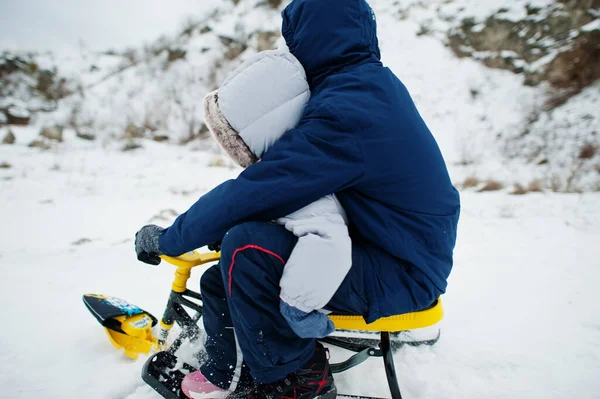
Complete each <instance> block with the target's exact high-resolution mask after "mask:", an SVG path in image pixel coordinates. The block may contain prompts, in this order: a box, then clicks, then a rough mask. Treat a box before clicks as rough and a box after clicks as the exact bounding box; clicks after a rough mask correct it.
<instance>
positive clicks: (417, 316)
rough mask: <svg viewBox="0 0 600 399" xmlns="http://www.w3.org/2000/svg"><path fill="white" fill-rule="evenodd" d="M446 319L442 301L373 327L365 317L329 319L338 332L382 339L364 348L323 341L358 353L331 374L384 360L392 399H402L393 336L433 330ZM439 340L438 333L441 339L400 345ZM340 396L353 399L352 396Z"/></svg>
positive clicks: (334, 340) (356, 342) (355, 342)
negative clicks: (434, 326) (361, 333)
mask: <svg viewBox="0 0 600 399" xmlns="http://www.w3.org/2000/svg"><path fill="white" fill-rule="evenodd" d="M443 317H444V309H443V307H442V301H441V299H437V300H436V301H435V302H434V303H433V304H432V305H431V306H430V307H429V308H427V309H424V310H422V311H418V312H412V313H405V314H399V315H395V316H390V317H382V318H380V319H378V320H376V321H375V322H373V323H370V324H367V323H366V322H365V319H364V318H363V317H362V316H353V315H329V318H330V319H331V321H333V324H334V325H335V328H336V330H344V331H351V332H354V331H356V332H374V333H379V339H378V340H376V341H375V342H374V344H375V345H365V343H364V342H365V341H364V340H362V341H361V340H356V339H347V338H342V337H336V336H329V337H326V338H323V339H322V340H321V341H322V342H324V343H326V344H329V345H334V346H337V347H340V348H343V349H346V350H349V351H352V352H356V353H355V354H354V355H353V356H351V357H350V358H349V359H347V360H345V361H343V362H340V363H333V364H331V371H332V372H333V373H341V372H343V371H346V370H348V369H350V368H352V367H355V366H358V365H359V364H361V363H362V362H364V361H365V360H367V359H368V358H370V357H382V358H383V363H384V367H385V373H386V376H387V380H388V385H389V388H390V392H391V394H392V399H402V395H401V394H400V387H399V386H398V377H397V376H396V368H395V366H394V356H393V352H392V347H391V340H390V333H392V334H394V335H396V334H399V333H402V332H403V331H408V330H414V329H418V328H425V327H430V326H432V325H434V324H436V323H438V322H439V321H440V320H442V318H443ZM438 339H439V333H438V336H437V337H436V338H434V339H432V340H428V341H419V342H403V341H400V342H399V344H400V345H403V344H407V345H412V346H416V345H433V344H435V343H436V342H437V340H438ZM340 396H341V397H351V396H349V395H340ZM363 398H367V397H363ZM374 399H377V398H374Z"/></svg>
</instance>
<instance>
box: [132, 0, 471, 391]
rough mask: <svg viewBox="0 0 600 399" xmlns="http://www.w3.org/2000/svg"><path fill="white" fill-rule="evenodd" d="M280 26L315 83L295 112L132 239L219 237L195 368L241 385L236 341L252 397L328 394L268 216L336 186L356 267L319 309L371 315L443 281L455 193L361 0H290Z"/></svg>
mask: <svg viewBox="0 0 600 399" xmlns="http://www.w3.org/2000/svg"><path fill="white" fill-rule="evenodd" d="M282 33H283V36H284V38H285V40H286V43H287V45H288V47H289V50H290V52H291V53H292V54H293V55H294V56H295V57H296V58H297V59H298V60H299V61H300V63H301V64H302V66H303V67H304V69H305V71H306V75H307V80H308V83H309V85H310V89H311V93H312V96H311V98H310V100H309V102H308V104H307V105H306V108H305V110H304V113H303V114H302V117H301V119H300V121H299V123H298V125H297V126H296V127H295V128H294V129H291V130H289V131H288V132H287V133H285V134H284V135H283V136H282V137H281V138H280V139H279V140H278V141H277V142H276V143H275V144H274V145H273V146H272V147H271V148H270V149H269V150H268V151H266V152H265V153H264V154H262V156H261V158H260V162H257V163H255V164H253V165H251V166H249V167H248V168H247V169H245V170H244V172H243V173H242V174H241V175H240V176H239V177H238V178H236V179H234V180H229V181H226V182H224V183H223V184H221V185H220V186H218V187H216V188H215V189H213V190H212V191H210V192H209V193H207V194H205V195H204V196H202V197H201V198H200V199H199V200H198V201H197V202H196V203H195V204H194V205H193V206H192V207H191V208H190V209H189V210H188V211H187V212H186V213H184V214H182V215H181V216H179V217H178V218H177V220H176V221H175V223H174V224H173V225H172V226H170V227H169V228H167V229H166V230H165V231H162V230H161V229H159V228H155V227H144V228H143V229H142V230H140V232H138V237H137V239H136V251H137V253H138V258H139V259H141V260H144V261H147V262H150V263H157V262H158V261H159V258H158V255H159V254H166V255H172V256H177V255H179V254H182V253H184V252H187V251H189V250H192V249H195V248H198V247H201V246H204V245H207V244H210V243H213V242H217V241H221V240H222V261H221V263H220V265H219V266H217V267H214V268H211V269H209V270H207V271H206V272H205V273H204V275H203V277H202V279H201V290H202V293H203V298H204V310H205V317H211V318H212V320H214V321H215V323H214V324H213V325H211V326H209V327H208V328H206V332H207V336H208V337H209V338H211V339H209V340H208V341H207V351H208V352H209V355H210V354H211V353H212V354H213V355H212V356H210V357H211V360H210V361H209V362H207V363H206V364H204V365H203V367H202V368H201V371H202V373H203V374H204V375H205V376H207V377H208V378H209V379H210V382H211V383H212V384H214V385H215V386H217V387H219V388H221V389H222V390H223V391H225V393H223V395H228V394H229V392H232V391H234V390H235V388H236V387H237V388H238V389H239V388H240V385H243V384H238V383H239V381H240V376H239V374H236V373H233V372H232V371H231V370H230V369H229V366H230V365H231V364H236V365H237V363H238V362H239V363H241V356H236V348H237V345H239V348H240V350H241V352H242V353H243V360H244V361H245V363H246V364H247V366H248V368H249V370H250V372H251V374H252V377H253V378H254V380H255V381H256V382H257V383H258V385H257V386H256V387H254V388H253V389H254V391H253V393H251V394H250V395H249V396H250V397H253V398H273V399H275V398H282V397H285V396H290V395H291V396H292V397H293V395H294V392H296V393H299V392H302V393H304V394H305V395H306V398H315V397H317V396H320V397H324V398H330V397H335V385H334V383H333V380H332V378H331V374H330V371H329V368H328V362H327V359H326V356H325V353H324V350H323V348H322V347H321V346H319V345H317V344H316V343H315V340H314V339H312V338H301V337H299V336H298V335H297V334H296V333H295V332H294V331H293V330H292V328H291V327H290V325H289V323H288V321H287V320H286V319H285V317H283V315H282V314H281V312H280V298H279V293H280V285H279V283H280V280H281V277H282V275H283V273H284V268H285V262H286V261H287V259H288V258H289V256H290V254H291V253H292V251H293V249H294V247H295V245H296V243H297V238H296V237H295V236H294V234H292V233H291V232H289V231H288V230H286V229H285V227H284V226H280V225H277V224H273V223H270V222H269V221H271V220H275V219H278V218H281V217H283V216H285V215H289V214H290V213H293V212H295V211H297V210H299V209H301V208H303V207H305V206H307V205H308V204H311V203H312V202H314V201H316V200H318V199H320V198H322V197H324V196H326V195H329V194H333V193H335V195H336V197H337V198H338V200H339V202H340V204H341V205H342V207H343V209H344V210H345V212H346V214H347V217H348V220H349V231H350V237H351V239H352V267H351V268H350V271H349V272H348V274H347V275H346V277H345V279H344V280H343V282H342V284H341V285H340V286H339V288H338V289H337V291H336V292H335V295H334V296H333V297H332V298H331V300H330V301H329V302H328V303H327V305H326V306H325V308H326V309H328V310H331V311H334V312H336V313H346V314H360V315H363V316H364V317H365V319H366V321H367V322H373V321H375V320H377V319H378V318H380V317H385V316H390V315H393V314H400V313H406V312H412V311H416V310H420V309H424V308H426V307H428V306H429V305H430V304H431V303H433V302H434V301H435V299H437V297H439V296H440V295H441V294H443V293H444V292H445V289H446V285H447V283H446V280H447V278H448V275H449V274H450V270H451V268H452V263H453V262H452V256H453V248H454V245H455V241H456V232H457V223H458V217H459V211H460V201H459V196H458V193H457V191H456V190H455V189H454V187H453V186H452V183H451V181H450V178H449V175H448V171H447V168H446V165H445V163H444V160H443V158H442V155H441V153H440V150H439V148H438V146H437V144H436V142H435V139H434V138H433V136H432V134H431V133H430V131H429V129H428V128H427V126H426V124H425V122H424V121H423V119H422V118H421V116H420V115H419V113H418V111H417V109H416V107H415V105H414V103H413V101H412V99H411V97H410V95H409V93H408V91H407V89H406V88H405V87H404V85H403V84H402V83H401V82H400V80H399V79H398V78H397V77H396V76H395V75H394V74H393V73H392V72H391V71H390V70H389V69H388V68H386V67H384V66H383V65H382V63H381V61H380V53H379V47H378V42H377V36H376V24H375V15H374V14H373V12H372V10H371V8H370V7H369V6H368V4H367V3H366V2H365V1H364V0H353V1H349V0H328V1H322V0H294V1H293V2H292V3H291V4H290V5H289V6H288V7H287V8H286V9H285V10H284V12H283V26H282ZM230 270H233V278H232V279H230V275H229V274H230V273H229V271H230ZM314 279H315V281H318V280H319V279H320V275H319V274H317V275H315V276H314ZM231 326H233V327H234V330H235V333H234V331H233V330H232V329H231V328H228V327H231ZM205 327H206V325H205ZM236 343H237V345H236ZM234 368H235V367H234ZM316 382H319V383H316ZM203 397H205V398H212V396H203ZM303 398H304V396H303Z"/></svg>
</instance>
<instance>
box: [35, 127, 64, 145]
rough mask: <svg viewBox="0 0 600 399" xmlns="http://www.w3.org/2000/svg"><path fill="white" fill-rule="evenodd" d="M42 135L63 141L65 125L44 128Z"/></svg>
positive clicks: (52, 139) (49, 138)
mask: <svg viewBox="0 0 600 399" xmlns="http://www.w3.org/2000/svg"><path fill="white" fill-rule="evenodd" d="M40 136H41V137H43V138H45V139H48V140H51V141H56V142H59V143H62V141H63V127H62V126H50V127H45V128H42V130H41V131H40Z"/></svg>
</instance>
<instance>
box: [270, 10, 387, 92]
mask: <svg viewBox="0 0 600 399" xmlns="http://www.w3.org/2000/svg"><path fill="white" fill-rule="evenodd" d="M282 17H283V24H282V28H281V32H282V34H283V37H284V38H285V41H286V44H287V46H288V48H289V49H290V52H291V53H292V54H294V55H295V56H296V58H298V60H299V61H300V62H301V63H302V65H303V66H304V69H305V70H306V75H307V77H308V81H309V83H310V86H311V87H314V86H315V85H317V84H318V83H320V82H321V81H322V80H323V79H324V78H325V77H326V76H327V75H329V74H331V73H334V72H337V71H340V70H342V69H344V68H346V67H349V66H352V65H359V64H362V63H365V62H369V61H371V62H373V61H375V62H378V61H379V59H380V58H381V56H380V52H379V43H378V41H377V24H376V21H375V13H374V12H373V10H372V9H371V7H370V6H369V4H367V2H366V1H365V0H294V1H292V3H290V4H289V5H288V6H287V7H286V8H285V9H284V10H283V13H282Z"/></svg>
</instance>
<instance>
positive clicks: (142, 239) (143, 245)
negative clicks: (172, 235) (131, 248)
mask: <svg viewBox="0 0 600 399" xmlns="http://www.w3.org/2000/svg"><path fill="white" fill-rule="evenodd" d="M164 231H165V229H163V228H162V227H160V226H156V225H154V224H150V225H147V226H144V227H142V228H141V230H140V231H138V232H137V233H135V253H136V254H137V258H138V260H139V261H142V262H144V263H148V264H150V265H158V264H159V263H160V257H159V256H160V255H161V252H160V249H159V248H158V238H159V237H160V236H161V235H162V234H163V233H164Z"/></svg>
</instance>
